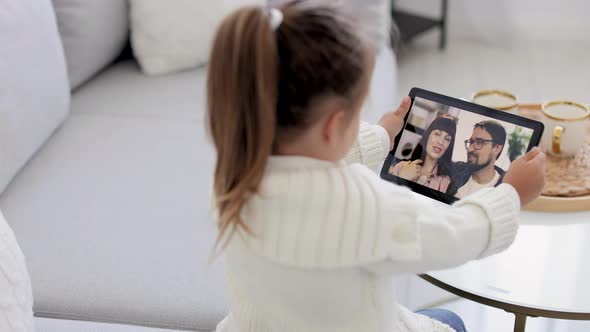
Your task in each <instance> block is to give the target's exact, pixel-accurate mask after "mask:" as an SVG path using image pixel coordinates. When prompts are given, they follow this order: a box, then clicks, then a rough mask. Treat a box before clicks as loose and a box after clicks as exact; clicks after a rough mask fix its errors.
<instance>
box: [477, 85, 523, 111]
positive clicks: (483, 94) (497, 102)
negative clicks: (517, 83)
mask: <svg viewBox="0 0 590 332" xmlns="http://www.w3.org/2000/svg"><path fill="white" fill-rule="evenodd" d="M471 101H472V102H474V103H476V104H479V105H483V106H487V107H490V108H493V109H497V110H499V111H504V112H508V113H512V114H516V112H517V111H518V98H516V96H515V95H514V94H512V93H510V92H508V91H503V90H482V91H478V92H476V93H475V94H473V97H471Z"/></svg>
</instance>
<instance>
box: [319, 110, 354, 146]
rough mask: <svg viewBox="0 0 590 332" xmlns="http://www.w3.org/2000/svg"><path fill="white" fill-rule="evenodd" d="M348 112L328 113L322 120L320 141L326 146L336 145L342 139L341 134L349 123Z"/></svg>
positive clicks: (336, 111)
mask: <svg viewBox="0 0 590 332" xmlns="http://www.w3.org/2000/svg"><path fill="white" fill-rule="evenodd" d="M349 120H350V119H349V115H348V112H346V111H345V110H335V111H332V112H330V113H329V114H328V115H327V116H326V117H325V118H324V125H323V127H322V139H323V141H324V142H325V143H327V144H328V145H336V144H337V142H338V141H340V140H341V139H342V135H343V133H344V132H345V131H346V126H347V125H348V122H349Z"/></svg>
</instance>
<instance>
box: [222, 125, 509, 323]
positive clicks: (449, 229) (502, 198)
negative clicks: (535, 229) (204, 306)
mask: <svg viewBox="0 0 590 332" xmlns="http://www.w3.org/2000/svg"><path fill="white" fill-rule="evenodd" d="M388 148H389V137H387V133H386V132H385V130H384V129H383V128H381V127H379V126H370V125H363V126H361V131H360V134H359V139H358V142H357V144H355V147H354V148H353V150H352V151H351V153H350V155H349V158H348V159H347V160H348V161H350V162H352V161H355V160H356V161H360V162H362V163H364V164H365V165H367V166H369V167H371V168H373V169H375V168H378V167H380V166H381V164H382V163H383V160H384V158H385V157H386V154H387V150H388ZM365 165H362V164H359V163H352V164H346V163H345V162H339V163H331V162H326V161H321V160H316V159H311V158H305V157H284V156H283V157H271V159H270V161H269V164H268V166H267V170H266V175H265V177H264V179H263V181H262V184H261V187H260V193H259V194H258V195H256V196H254V197H253V198H251V199H250V201H249V202H248V203H247V205H246V206H245V208H244V210H243V217H244V219H245V221H246V223H247V224H248V226H249V227H251V229H252V231H253V232H254V234H255V236H250V235H247V234H243V233H238V234H236V236H234V237H233V238H232V240H231V241H230V244H229V246H228V248H227V250H226V253H225V267H226V286H227V290H228V293H229V298H230V307H231V313H230V315H229V316H228V317H226V318H225V319H224V320H223V321H222V322H221V323H220V324H219V326H218V327H217V331H219V332H238V331H239V332H254V331H255V332H295V331H305V332H320V331H321V332H352V331H355V332H358V331H366V332H385V331H387V332H393V331H415V332H418V331H424V332H426V331H428V332H433V331H453V330H452V329H451V328H450V327H448V326H447V325H444V324H442V323H439V322H436V321H434V320H431V319H430V318H427V317H425V316H422V315H417V314H414V313H412V312H410V311H409V310H407V309H405V308H403V307H401V306H400V305H398V304H397V303H396V301H395V294H394V293H393V289H392V287H391V286H392V285H391V278H390V276H391V275H392V274H395V273H402V272H415V273H418V272H425V271H428V270H433V269H441V268H447V267H452V266H456V265H460V264H462V263H465V262H467V261H469V260H472V259H475V258H478V257H483V256H487V255H491V254H494V253H497V252H499V251H501V250H503V249H505V248H506V247H508V246H509V245H510V244H511V243H512V241H513V239H514V236H515V234H516V231H517V228H518V227H517V217H518V214H519V210H520V204H519V198H518V195H517V193H516V191H515V190H514V188H512V187H511V186H509V185H506V184H503V185H500V186H499V187H497V188H488V189H483V190H481V191H479V192H477V193H475V194H474V195H472V196H469V197H467V198H465V199H463V200H461V201H460V202H458V203H456V204H455V205H454V206H448V207H447V206H442V205H439V204H434V202H431V201H430V200H428V199H419V197H417V195H416V194H414V193H412V192H411V191H410V190H408V189H406V188H404V187H400V186H397V185H394V184H391V183H388V182H385V181H382V180H381V179H380V178H379V176H378V175H377V174H375V173H374V172H373V171H372V170H370V169H369V168H367V166H365Z"/></svg>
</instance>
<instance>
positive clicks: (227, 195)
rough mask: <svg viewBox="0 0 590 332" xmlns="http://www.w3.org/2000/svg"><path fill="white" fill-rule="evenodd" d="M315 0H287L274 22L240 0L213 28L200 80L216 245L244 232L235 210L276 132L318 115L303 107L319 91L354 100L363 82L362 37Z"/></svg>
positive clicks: (366, 58) (366, 54) (366, 74)
mask: <svg viewBox="0 0 590 332" xmlns="http://www.w3.org/2000/svg"><path fill="white" fill-rule="evenodd" d="M318 2H320V1H293V2H290V3H288V4H286V5H285V6H283V7H282V8H281V11H282V13H283V16H284V18H283V21H282V23H281V24H280V25H279V27H278V28H277V29H276V30H273V29H272V27H271V24H270V19H269V14H268V11H267V10H266V9H265V8H261V7H245V8H242V9H240V10H238V11H236V12H234V13H233V14H231V15H230V16H228V17H227V18H226V19H225V20H224V21H223V22H222V24H221V26H220V27H219V29H218V31H217V35H216V37H215V40H214V43H213V48H212V52H211V56H210V63H209V73H208V81H207V113H208V114H207V117H208V122H209V130H210V133H211V136H212V138H213V142H214V145H215V148H216V149H217V164H216V167H215V180H214V194H215V203H216V208H217V211H218V213H219V215H218V219H217V226H218V229H219V237H218V239H217V242H216V247H218V246H219V244H220V241H221V239H222V238H224V236H225V235H228V237H227V238H226V240H225V244H227V241H229V239H230V238H231V236H232V235H233V233H234V232H235V231H236V230H238V229H240V228H241V229H243V230H244V231H246V232H248V233H251V232H250V230H249V229H248V226H247V225H246V223H245V222H244V220H243V219H242V218H241V216H240V213H241V211H242V208H243V207H244V204H245V203H246V201H247V200H248V198H249V197H250V196H251V195H253V194H255V193H256V192H257V190H258V187H259V185H260V182H261V180H262V177H263V174H264V171H265V167H266V162H267V160H268V158H269V156H270V155H271V154H272V152H273V148H274V146H275V144H276V143H277V141H278V140H280V141H283V140H285V139H288V138H286V137H284V135H283V133H285V132H288V133H297V132H299V131H301V130H304V129H306V128H307V127H308V126H309V125H310V124H312V123H313V122H314V120H315V118H316V116H317V115H315V114H312V113H313V112H310V108H311V106H312V104H313V103H315V102H317V100H318V99H320V98H321V97H325V96H338V97H343V98H344V99H345V100H347V101H349V102H350V103H351V104H353V103H356V102H359V99H362V98H360V96H361V94H362V92H361V91H362V89H361V87H362V86H363V84H361V82H366V84H365V85H368V82H369V78H370V72H371V70H370V66H369V64H372V61H373V56H372V52H370V48H369V47H368V45H367V44H366V42H365V39H363V38H361V37H360V35H359V34H358V32H357V27H355V26H354V25H353V24H352V23H350V22H351V20H350V19H349V18H348V17H346V16H345V15H344V14H343V13H342V12H341V11H340V10H339V9H338V8H337V7H334V6H327V5H321V4H318ZM278 131H280V132H281V136H280V137H278V138H277V133H278ZM289 136H291V135H289ZM291 138H292V137H291ZM228 231H229V234H228Z"/></svg>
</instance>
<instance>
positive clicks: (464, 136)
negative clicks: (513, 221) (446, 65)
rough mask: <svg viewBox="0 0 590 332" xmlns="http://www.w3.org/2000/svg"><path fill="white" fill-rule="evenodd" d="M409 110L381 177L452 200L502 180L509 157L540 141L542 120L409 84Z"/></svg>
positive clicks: (442, 199) (423, 192) (422, 192)
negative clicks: (410, 101)
mask: <svg viewBox="0 0 590 332" xmlns="http://www.w3.org/2000/svg"><path fill="white" fill-rule="evenodd" d="M409 96H410V97H411V98H412V105H411V107H410V111H409V112H408V114H407V115H406V118H405V119H404V127H403V130H402V131H401V132H400V133H399V135H398V136H397V137H396V138H395V144H394V147H393V150H392V151H391V152H390V153H389V155H388V156H387V159H386V160H385V163H384V164H383V168H382V169H381V178H383V179H385V180H387V181H390V182H394V183H397V184H401V185H405V186H407V187H409V188H411V189H412V190H413V191H415V192H417V193H420V194H422V195H425V196H428V197H430V198H433V199H436V200H438V201H441V202H443V203H447V204H451V203H453V202H455V201H457V200H458V199H461V198H463V197H465V196H467V195H469V194H471V193H474V192H476V191H478V190H480V189H482V188H486V187H495V186H498V185H499V184H501V183H502V181H503V179H504V175H505V174H506V171H507V170H508V168H509V167H510V164H511V163H512V161H514V160H515V159H516V158H518V157H519V156H521V155H523V154H525V153H526V152H527V151H529V150H530V149H532V148H533V147H534V146H537V145H538V144H539V141H540V139H541V135H542V134H543V123H541V122H539V121H535V120H532V119H528V118H525V117H521V116H518V115H514V114H510V113H507V112H505V111H498V110H495V109H492V108H488V107H485V106H481V105H477V104H473V103H470V102H468V101H464V100H461V99H456V98H452V97H448V96H444V95H441V94H438V93H434V92H431V91H426V90H423V89H419V88H413V89H412V90H411V91H410V94H409Z"/></svg>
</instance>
